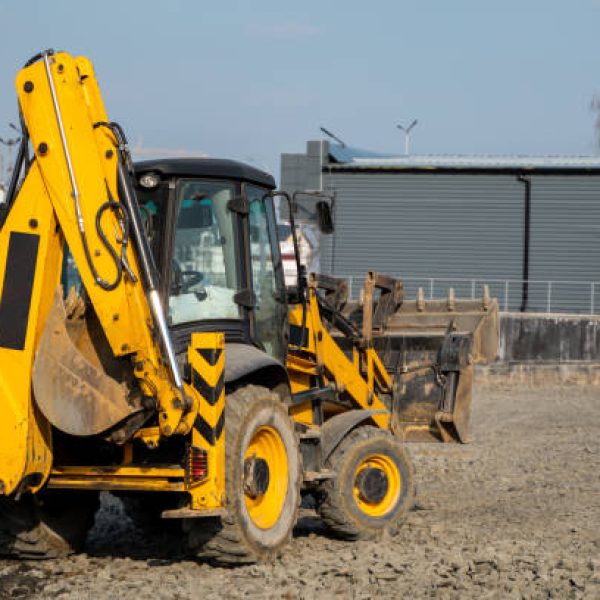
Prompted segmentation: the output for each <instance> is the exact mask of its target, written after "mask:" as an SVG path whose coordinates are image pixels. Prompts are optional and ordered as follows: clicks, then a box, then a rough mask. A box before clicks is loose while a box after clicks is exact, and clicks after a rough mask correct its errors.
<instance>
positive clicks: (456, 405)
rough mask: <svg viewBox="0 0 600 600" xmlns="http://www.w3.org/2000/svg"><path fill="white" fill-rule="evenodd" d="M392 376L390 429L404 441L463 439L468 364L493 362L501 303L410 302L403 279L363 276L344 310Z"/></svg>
mask: <svg viewBox="0 0 600 600" xmlns="http://www.w3.org/2000/svg"><path fill="white" fill-rule="evenodd" d="M344 312H345V313H346V314H347V315H348V318H349V319H350V320H351V321H353V322H354V323H355V324H356V325H357V327H362V331H363V339H365V340H366V342H367V343H369V344H372V346H373V347H374V348H375V350H376V351H377V353H378V354H379V356H380V357H381V359H382V361H383V363H384V365H385V367H386V369H387V370H388V373H389V374H390V375H392V376H393V379H394V393H393V398H392V407H391V408H392V412H393V421H392V422H393V427H394V429H395V432H396V433H397V434H398V435H400V436H401V437H403V438H404V439H405V440H407V441H428V440H429V441H432V440H436V441H442V442H463V443H464V442H468V441H469V439H470V409H471V396H472V385H473V369H474V365H476V364H485V363H488V362H491V361H493V360H495V358H496V354H497V348H498V304H497V301H496V300H495V299H491V298H490V297H489V292H488V290H487V287H486V288H484V293H483V295H482V297H481V298H479V299H472V300H461V299H456V298H454V292H453V290H450V292H449V295H448V297H447V298H444V299H435V300H425V299H424V297H423V294H422V292H420V293H419V294H418V295H417V298H416V299H414V300H406V299H405V298H404V296H403V290H402V283H401V281H400V280H394V279H391V278H389V277H385V276H382V275H380V274H378V273H368V274H367V278H366V281H365V287H364V289H363V294H362V303H361V304H360V305H356V304H355V305H354V306H350V305H349V306H347V307H346V310H345V311H344Z"/></svg>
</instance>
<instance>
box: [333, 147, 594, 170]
mask: <svg viewBox="0 0 600 600" xmlns="http://www.w3.org/2000/svg"><path fill="white" fill-rule="evenodd" d="M329 157H330V160H331V163H330V166H331V167H332V168H335V169H340V170H349V169H351V170H370V169H372V170H400V169H406V170H408V169H414V170H422V169H425V170H427V169H431V170H435V169H444V170H455V169H456V170H478V169H480V170H499V171H502V170H550V171H552V170H561V171H568V170H571V169H572V170H574V171H580V170H600V156H590V155H581V156H527V155H521V154H515V155H486V154H483V155H469V154H409V155H406V156H393V155H389V154H387V155H386V154H376V153H373V152H370V151H367V150H361V149H359V148H348V147H342V146H339V145H336V144H330V146H329Z"/></svg>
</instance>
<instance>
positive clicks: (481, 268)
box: [281, 143, 600, 314]
mask: <svg viewBox="0 0 600 600" xmlns="http://www.w3.org/2000/svg"><path fill="white" fill-rule="evenodd" d="M312 144H313V146H312V147H311V146H310V143H309V147H308V149H307V154H306V155H284V156H282V178H281V186H282V188H283V189H287V190H289V191H293V190H297V189H306V188H315V187H317V186H318V185H320V183H321V182H320V174H319V164H321V163H320V158H321V157H320V156H319V151H320V148H319V145H318V143H312ZM286 157H287V158H286ZM299 160H300V161H303V162H301V164H300V163H299V162H298V161H299ZM530 179H531V227H530V261H529V279H530V280H532V281H531V283H530V284H529V301H528V306H527V309H528V310H529V311H536V312H537V311H540V312H546V311H547V310H548V307H549V306H550V308H551V310H552V312H586V313H588V312H590V309H591V307H592V303H593V312H594V313H597V314H600V283H598V284H597V285H596V286H595V287H594V288H592V286H591V285H590V282H592V281H596V282H600V174H599V173H592V172H590V173H589V174H585V173H582V172H579V173H578V174H561V175H556V174H554V175H549V174H544V173H542V172H540V171H537V172H535V171H534V172H532V173H531V174H530ZM323 186H324V189H325V190H326V191H332V190H334V191H335V192H336V194H337V210H336V232H335V234H334V235H333V236H326V237H323V239H322V243H321V259H320V260H321V270H322V271H324V272H330V273H333V274H335V275H338V276H347V277H352V278H353V287H354V289H353V291H354V293H355V294H356V293H357V292H358V288H359V287H360V286H361V285H362V279H363V277H364V273H365V271H367V270H377V271H383V272H386V273H389V274H391V275H396V276H402V277H404V278H406V287H407V291H408V293H409V294H411V295H413V294H414V293H415V292H416V288H417V287H424V288H425V292H426V293H427V294H429V293H430V291H431V290H430V288H429V286H430V283H429V282H428V281H427V280H428V279H429V278H454V279H455V280H454V281H453V282H451V283H441V282H435V284H434V285H435V289H434V290H433V293H434V295H435V296H440V295H441V294H444V293H447V288H448V287H449V286H452V287H454V288H455V290H456V293H457V295H461V296H469V295H471V294H472V291H473V290H472V283H471V282H470V281H469V282H464V283H461V282H459V281H457V279H459V278H465V279H469V280H472V279H474V280H479V281H477V282H476V290H475V293H476V294H477V295H479V294H480V293H481V292H480V290H481V280H485V281H486V282H489V280H494V279H496V280H521V278H522V276H523V245H524V233H525V228H524V225H525V222H524V214H525V185H524V184H523V183H522V182H521V181H519V180H518V179H517V176H516V175H515V174H514V173H509V172H505V173H498V174H494V173H492V174H490V173H489V172H479V173H478V172H477V171H476V170H474V171H471V172H469V173H461V172H459V171H457V172H451V171H445V172H440V171H436V172H434V171H432V172H419V173H407V172H398V171H389V172H385V171H336V170H335V167H333V168H332V170H331V171H329V172H325V173H323ZM412 278H420V280H419V281H411V279H412ZM547 281H553V282H554V283H552V284H551V285H550V286H549V285H548V284H547V283H546V282H547ZM563 281H568V282H574V281H575V282H581V283H560V282H563ZM490 287H491V292H492V294H493V295H494V296H496V297H498V298H499V299H500V301H501V307H502V308H503V309H507V310H519V309H520V307H521V300H522V284H521V283H520V281H517V282H511V283H510V284H508V287H507V284H506V283H504V282H502V283H493V282H492V283H490Z"/></svg>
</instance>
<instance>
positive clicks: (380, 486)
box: [355, 467, 389, 504]
mask: <svg viewBox="0 0 600 600" xmlns="http://www.w3.org/2000/svg"><path fill="white" fill-rule="evenodd" d="M355 484H356V487H357V488H358V495H359V497H360V499H361V500H362V501H363V502H369V503H371V504H378V503H379V502H381V501H382V500H383V499H384V498H385V495H386V494H387V492H388V488H389V481H388V478H387V475H386V474H385V472H384V471H382V470H381V469H377V468H374V467H367V468H366V469H363V470H362V471H361V472H360V473H359V474H358V475H357V476H356V482H355Z"/></svg>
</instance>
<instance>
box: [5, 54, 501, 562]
mask: <svg viewBox="0 0 600 600" xmlns="http://www.w3.org/2000/svg"><path fill="white" fill-rule="evenodd" d="M16 88H17V94H18V99H19V109H20V114H21V125H22V129H23V140H22V143H21V147H20V150H19V153H18V157H17V161H16V165H15V168H14V174H13V178H12V181H11V183H10V186H9V189H8V191H7V199H6V203H5V206H4V208H3V212H2V221H1V225H0V227H1V228H0V281H1V282H2V283H1V288H0V414H1V416H2V418H1V419H0V554H2V555H9V556H16V557H23V558H45V557H54V556H60V555H64V554H67V553H70V552H74V551H77V550H78V549H79V548H80V547H81V545H82V543H83V541H84V539H85V535H86V532H87V530H88V528H89V527H90V526H91V524H92V523H93V517H94V513H95V511H96V508H97V505H98V494H99V492H100V491H102V490H107V491H110V492H112V493H114V494H116V495H118V496H120V497H121V498H122V499H123V502H124V503H125V506H126V507H127V508H128V510H130V511H133V516H134V517H135V515H136V514H139V515H141V514H152V515H155V516H156V518H157V519H158V518H164V519H178V520H179V521H180V522H181V523H182V528H181V539H182V543H185V544H187V547H188V548H189V550H190V552H191V553H193V554H195V555H196V556H198V557H202V558H206V559H208V560H210V561H212V562H214V563H218V564H241V563H249V562H254V561H257V560H264V559H268V558H269V557H270V556H272V555H274V554H275V553H276V552H279V551H280V549H281V548H282V546H283V545H284V544H285V543H286V542H287V541H288V540H289V539H290V537H291V534H292V529H293V527H294V525H295V523H296V518H297V511H298V507H299V505H300V501H301V495H302V494H305V495H306V494H310V495H312V496H313V497H314V498H315V500H316V502H317V509H318V511H319V513H320V515H321V516H322V518H323V520H324V521H325V523H326V524H327V525H329V526H330V527H331V528H332V530H333V531H334V532H336V533H337V534H339V535H343V536H346V537H349V538H372V537H377V536H379V535H381V534H382V533H383V532H385V531H393V530H395V528H396V527H397V526H398V525H399V524H400V523H401V521H402V519H403V518H404V517H405V515H406V514H407V512H408V510H409V509H410V507H411V505H412V502H413V496H414V480H413V471H412V467H411V463H410V460H409V457H408V455H407V453H406V451H405V448H404V442H405V441H409V440H411V439H421V438H423V437H424V438H428V439H436V440H440V441H466V438H467V437H468V416H469V402H470V392H471V371H472V365H473V364H474V363H475V362H477V361H480V360H485V359H489V358H490V357H491V356H493V354H494V353H495V344H496V327H497V324H496V312H497V308H496V304H495V301H493V300H490V299H489V298H486V297H484V299H483V300H481V301H471V303H470V304H469V305H468V306H466V305H465V306H460V305H459V301H456V302H455V301H452V302H450V300H448V301H447V302H446V303H444V302H441V301H440V302H441V303H440V302H438V304H435V303H433V302H431V301H429V302H424V301H423V300H422V299H421V300H419V299H417V300H416V301H415V303H413V304H414V306H413V305H411V303H410V302H408V301H405V300H404V298H403V296H402V286H401V282H399V281H396V280H391V279H389V278H386V277H384V276H382V275H379V274H376V273H369V274H368V275H367V278H366V282H365V289H364V293H363V302H362V305H360V306H357V305H350V304H349V303H347V302H346V298H345V289H346V286H345V282H343V281H340V280H336V279H334V278H331V277H326V276H323V275H318V274H312V275H310V276H306V274H305V273H304V271H303V269H302V266H301V265H298V282H297V285H295V286H294V287H293V289H288V288H286V286H285V283H284V277H283V270H282V262H281V258H280V251H279V240H278V239H277V227H276V217H275V203H274V200H275V198H277V197H280V200H281V201H284V202H289V203H290V208H291V209H292V210H291V211H290V214H291V215H292V219H293V208H294V206H293V205H294V199H293V198H290V197H289V196H287V195H286V194H284V193H281V192H277V191H275V184H274V180H273V178H272V177H271V176H270V175H269V174H267V173H264V172H262V171H259V170H257V169H254V168H252V167H249V166H247V165H243V164H241V163H237V162H234V161H228V160H211V159H177V160H156V161H151V162H143V163H138V164H136V165H133V164H132V162H131V159H130V156H129V153H128V149H127V142H126V139H125V136H124V134H123V131H122V129H121V128H120V127H119V125H118V124H116V123H114V122H112V121H110V120H109V118H108V117H107V114H106V111H105V108H104V105H103V102H102V98H101V95H100V91H99V87H98V84H97V81H96V77H95V74H94V70H93V67H92V65H91V63H90V62H89V61H88V60H87V59H85V58H74V57H72V56H70V55H68V54H66V53H62V52H61V53H54V52H53V51H45V52H42V53H40V54H39V55H37V56H35V57H33V58H32V59H31V60H30V61H28V63H27V64H26V65H25V66H24V68H23V69H22V70H21V71H20V72H19V73H18V75H17V78H16ZM316 196H317V197H316V198H315V201H316V202H317V208H318V214H319V222H320V226H321V229H322V231H323V232H328V231H331V229H332V227H333V223H332V221H331V214H332V212H331V206H330V203H329V202H328V198H327V197H326V196H324V195H322V194H317V195H316ZM292 230H293V231H294V232H295V228H294V227H292ZM296 256H298V253H297V249H296Z"/></svg>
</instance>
